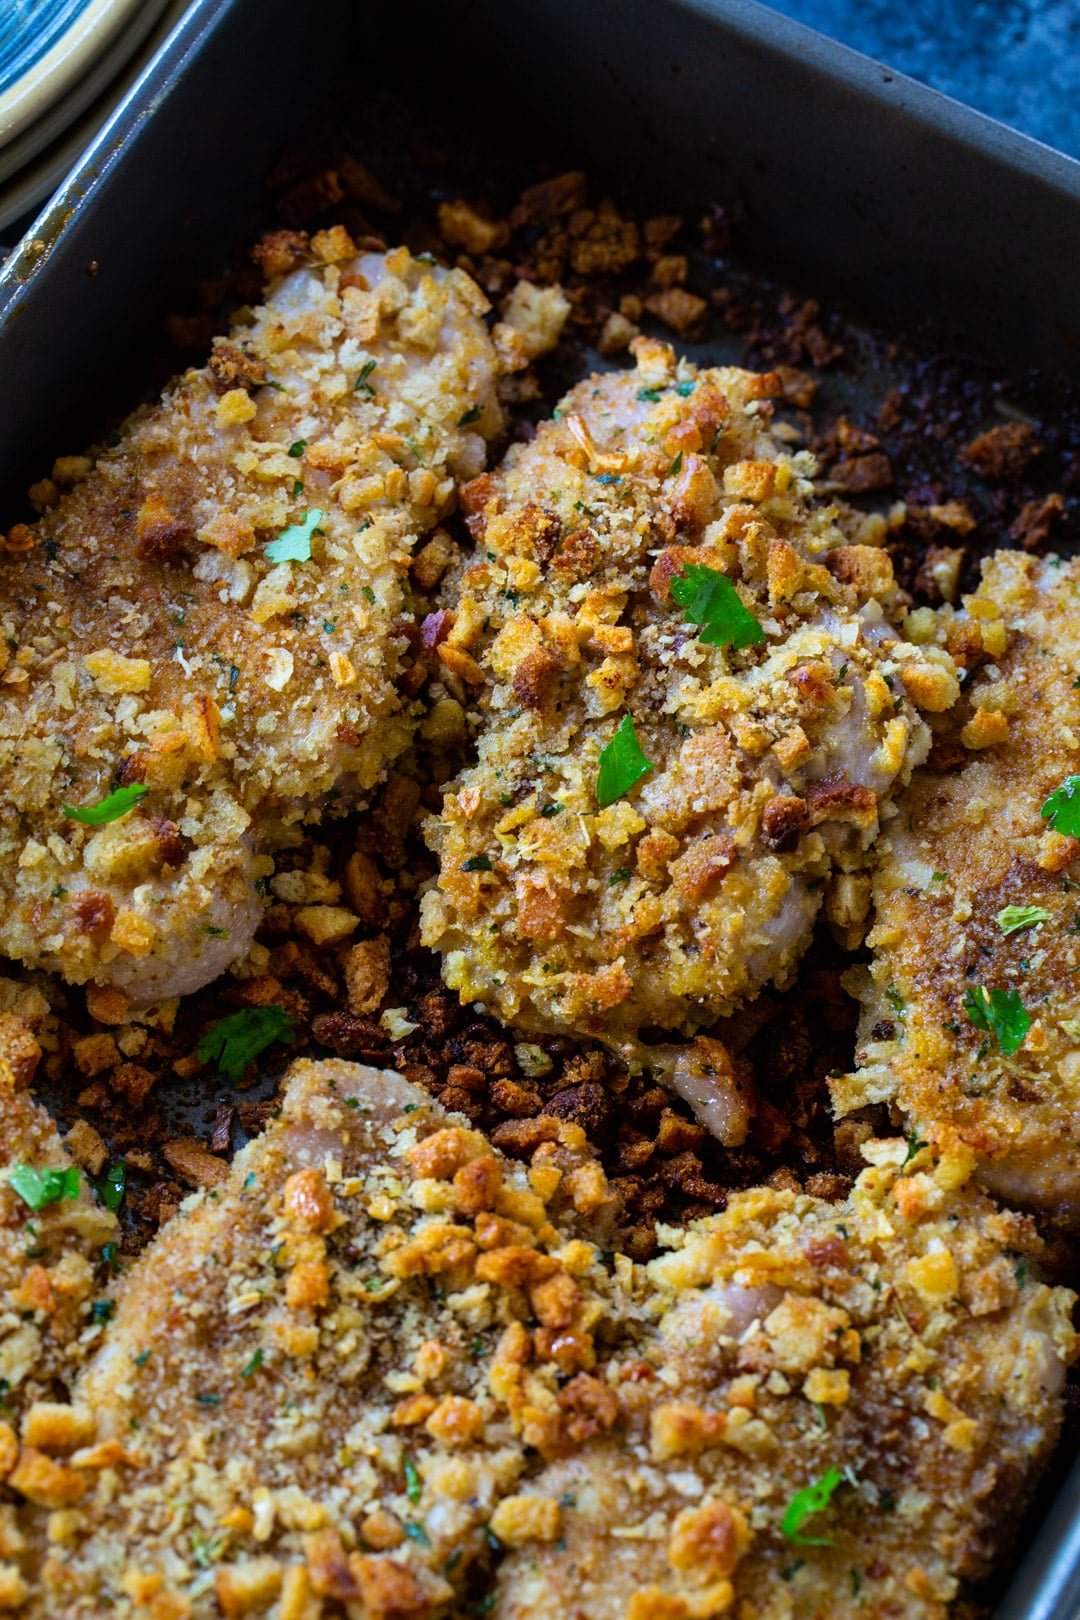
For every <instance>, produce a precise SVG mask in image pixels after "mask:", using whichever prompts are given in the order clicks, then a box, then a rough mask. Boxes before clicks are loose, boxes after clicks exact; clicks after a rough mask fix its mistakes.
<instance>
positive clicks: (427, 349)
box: [0, 228, 501, 1001]
mask: <svg viewBox="0 0 1080 1620" xmlns="http://www.w3.org/2000/svg"><path fill="white" fill-rule="evenodd" d="M267 262H268V264H269V267H270V268H271V270H275V271H282V270H287V271H288V273H287V274H285V275H284V277H283V279H281V280H279V281H278V282H277V283H276V285H274V286H273V287H272V290H271V291H270V293H269V294H268V296H267V299H266V302H265V303H264V304H262V305H260V306H259V307H258V308H257V309H255V310H254V311H251V312H248V313H247V314H246V315H244V316H242V317H241V319H240V320H239V321H238V323H237V325H236V326H235V328H234V330H233V331H232V333H231V334H230V337H229V338H228V339H227V340H220V341H219V342H218V343H217V345H216V346H215V348H214V352H213V354H212V356H211V359H210V363H209V365H208V366H206V367H204V368H202V369H201V370H193V371H189V372H187V373H186V374H185V375H184V376H182V377H180V378H179V379H178V380H177V381H176V382H175V383H173V384H172V385H171V386H170V388H169V389H168V390H167V391H166V393H165V395H164V397H163V399H162V401H161V402H160V404H157V405H155V406H153V407H150V408H148V409H144V410H142V411H140V412H138V413H137V414H136V415H135V416H134V417H132V418H131V420H130V421H129V422H128V423H127V425H126V426H125V428H124V429H123V430H122V432H121V434H120V436H119V440H118V442H117V443H116V444H115V445H114V446H113V447H112V448H110V449H107V450H105V451H103V452H102V453H100V454H99V455H98V456H97V457H96V458H95V459H91V458H70V457H69V458H65V459H64V460H63V461H62V462H60V463H58V464H57V468H56V477H55V480H54V482H53V484H52V485H51V486H50V490H51V494H50V497H49V498H50V499H52V500H53V502H54V504H52V505H51V506H50V507H49V508H48V509H47V510H46V511H45V512H44V514H43V516H42V518H41V520H40V522H39V523H38V524H37V525H35V527H34V528H33V529H28V528H26V527H25V526H17V528H16V529H13V530H12V531H11V533H10V534H9V535H8V536H7V541H6V546H5V551H6V555H5V556H4V558H3V564H2V569H0V622H2V627H3V636H2V639H0V647H2V650H0V666H2V667H0V770H2V771H3V774H4V780H5V783H6V790H5V794H4V801H3V806H2V808H0V900H2V908H0V909H2V919H0V950H2V951H3V952H4V953H5V954H6V955H8V956H11V957H17V958H20V959H22V960H24V961H27V962H30V963H34V964H39V965H43V966H47V967H49V968H52V969H55V970H59V971H60V972H62V973H63V974H64V976H65V977H67V978H68V979H70V980H74V981H77V982H78V981H83V980H86V979H88V978H91V977H93V978H97V979H98V980H102V981H104V980H111V981H112V982H114V983H116V984H118V985H119V986H120V987H121V988H124V989H128V990H130V991H132V992H133V993H135V994H137V995H138V996H139V998H140V999H141V1000H143V1001H147V1000H154V999H156V998H158V997H161V996H165V995H170V994H182V993H185V992H186V991H187V990H190V989H192V988H194V987H195V986H197V985H198V984H201V983H204V982H206V981H207V980H208V979H210V978H213V977H214V976H215V975H216V974H217V973H219V972H220V971H221V970H222V969H223V968H224V967H225V966H227V965H228V963H229V962H231V961H233V960H235V959H236V958H237V957H238V956H240V955H242V954H243V952H244V950H245V949H246V947H247V944H248V942H249V940H250V937H251V934H252V932H253V930H254V927H255V924H256V922H257V920H258V917H259V914H260V910H261V908H260V904H259V897H258V895H257V894H256V893H255V891H254V888H253V883H254V881H255V880H256V879H258V878H259V877H260V875H261V876H263V877H265V875H266V872H267V871H268V870H269V869H270V868H269V863H268V862H266V861H265V860H264V859H262V858H261V854H260V852H262V851H265V850H268V849H272V848H273V847H274V845H275V843H276V842H278V843H279V842H281V841H282V840H283V839H287V838H288V836H289V834H288V826H289V824H290V823H293V822H295V821H297V820H298V819H299V818H301V817H302V816H303V815H304V814H305V813H306V812H307V810H308V808H309V806H310V805H311V804H312V803H315V802H317V801H319V800H321V799H323V798H324V797H325V796H326V795H327V794H330V793H335V794H338V795H339V796H343V798H344V801H345V802H354V801H355V800H356V799H357V797H358V796H360V797H362V796H363V795H365V794H366V793H367V791H368V790H369V789H370V788H372V787H373V785H374V784H376V783H377V782H378V781H379V779H380V777H381V775H382V773H383V771H384V768H385V765H386V763H387V761H388V760H391V759H393V758H394V757H395V756H396V755H398V754H399V753H400V752H401V750H402V749H403V748H404V747H405V745H406V743H407V741H408V739H409V736H410V734H411V730H412V725H413V721H414V716H413V714H412V712H411V709H410V707H409V704H408V702H407V701H403V700H402V698H401V697H400V696H399V694H398V691H397V688H396V686H395V679H396V677H397V676H398V675H399V674H400V672H401V669H402V654H403V651H404V649H405V647H406V645H407V644H406V642H405V641H404V639H403V636H402V626H401V622H400V619H401V614H402V609H403V605H404V576H405V573H406V570H407V564H408V559H409V554H410V550H411V548H412V546H413V543H414V541H415V540H416V538H417V536H419V535H422V534H424V533H425V532H426V531H428V530H431V529H433V528H434V527H435V525H436V524H437V523H438V521H439V519H440V517H441V516H442V515H443V514H444V513H445V512H446V511H447V510H448V509H449V508H450V507H451V506H452V505H453V503H454V499H455V487H456V486H455V481H456V480H459V479H463V478H469V477H471V476H474V475H475V474H476V473H478V472H479V471H480V470H481V469H482V467H483V465H484V457H485V436H490V435H492V434H494V433H496V432H497V431H498V430H499V428H500V426H501V413H500V409H499V406H498V403H497V400H496V398H495V381H496V370H497V361H496V356H495V351H494V349H493V347H492V344H491V342H490V340H489V338H488V335H487V330H486V328H485V326H484V324H483V321H482V319H481V316H482V315H483V312H484V310H485V309H486V307H487V303H486V300H485V298H484V296H483V294H482V293H481V292H480V291H479V289H478V288H477V287H476V286H475V285H474V284H473V283H472V282H471V281H470V280H469V278H468V277H467V276H466V275H464V274H463V273H462V272H460V271H456V270H453V271H449V272H447V271H443V270H441V269H437V268H435V267H433V266H431V265H429V264H427V263H425V262H422V261H421V260H417V259H413V258H411V257H410V255H409V253H408V251H407V250H406V249H404V248H401V249H397V250H395V251H394V252H391V253H388V254H385V255H375V254H365V255H362V256H359V257H357V256H356V254H355V248H354V247H353V245H352V243H351V241H350V240H349V238H348V236H347V234H346V233H345V232H344V231H342V230H340V228H339V229H338V230H337V231H334V232H326V233H322V235H321V236H319V237H317V238H315V240H314V241H313V242H312V243H311V244H310V246H309V245H308V244H307V243H306V239H304V240H303V241H301V243H300V246H299V248H298V249H297V250H296V252H294V253H292V254H291V255H289V256H287V257H286V259H285V260H283V262H282V263H280V264H279V263H277V262H276V261H275V260H273V258H272V256H271V259H270V260H268V261H267ZM117 788H119V790H120V796H119V797H118V798H114V797H113V794H114V791H115V790H116V789H117ZM65 805H67V806H69V807H71V808H72V809H74V810H77V811H79V812H80V813H81V814H80V817H76V818H74V819H73V818H72V817H71V816H70V815H68V814H67V813H66V812H65V809H64V806H65ZM102 805H104V809H98V808H97V807H100V806H102ZM88 811H89V812H90V816H89V819H87V814H86V813H87V812H88ZM102 816H104V818H105V819H104V820H103V821H102V820H101V817H102Z"/></svg>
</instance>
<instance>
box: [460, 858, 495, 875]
mask: <svg viewBox="0 0 1080 1620" xmlns="http://www.w3.org/2000/svg"><path fill="white" fill-rule="evenodd" d="M461 870H462V871H463V872H490V871H491V856H490V855H470V856H469V859H468V860H467V861H462V863H461Z"/></svg>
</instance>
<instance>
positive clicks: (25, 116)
mask: <svg viewBox="0 0 1080 1620" xmlns="http://www.w3.org/2000/svg"><path fill="white" fill-rule="evenodd" d="M142 4H143V0H3V4H2V5H0V146H2V145H6V144H7V142H8V141H10V140H13V139H14V138H15V137H16V136H17V135H20V134H21V133H22V132H23V131H24V130H25V129H26V128H27V127H28V126H29V125H30V124H32V123H33V122H34V121H35V120H36V119H38V118H40V117H42V116H43V115H44V114H46V113H47V112H48V110H49V108H50V107H51V106H53V105H54V103H55V102H56V101H58V100H59V99H60V98H61V97H62V96H64V95H65V94H67V92H68V91H69V90H70V89H71V88H72V87H73V86H74V85H75V84H76V82H77V81H78V80H79V79H80V78H82V77H83V75H84V74H86V73H87V72H89V70H90V69H91V68H92V67H93V64H94V62H95V61H96V60H97V58H98V57H99V56H100V54H101V53H102V52H103V51H105V50H107V49H108V47H109V45H110V43H111V42H112V41H113V40H114V39H115V37H116V35H117V33H118V32H119V31H120V30H121V29H122V28H123V27H124V25H125V24H126V23H127V22H128V21H130V19H131V18H132V17H133V16H134V15H135V14H137V12H138V11H139V10H140V8H141V6H142Z"/></svg>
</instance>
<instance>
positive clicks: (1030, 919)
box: [997, 906, 1053, 934]
mask: <svg viewBox="0 0 1080 1620" xmlns="http://www.w3.org/2000/svg"><path fill="white" fill-rule="evenodd" d="M1052 915H1053V913H1052V912H1049V911H1047V909H1046V907H1045V906H1003V907H1002V908H1001V910H1000V911H999V912H998V914H997V922H998V927H999V928H1000V929H1001V932H1002V933H1003V934H1018V933H1019V932H1020V930H1021V928H1034V927H1035V924H1036V923H1043V922H1049V921H1050V918H1051V916H1052Z"/></svg>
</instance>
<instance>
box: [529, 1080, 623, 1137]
mask: <svg viewBox="0 0 1080 1620" xmlns="http://www.w3.org/2000/svg"><path fill="white" fill-rule="evenodd" d="M545 1106H546V1109H547V1111H548V1113H551V1114H554V1115H555V1117H556V1118H557V1119H572V1120H573V1121H574V1122H575V1123H576V1124H578V1125H580V1126H581V1128H582V1130H584V1132H585V1133H586V1135H587V1136H588V1137H589V1138H590V1140H592V1141H595V1142H601V1141H604V1140H605V1139H606V1138H607V1136H608V1135H609V1133H610V1131H611V1128H612V1124H613V1122H614V1117H615V1101H614V1098H613V1097H612V1095H611V1093H610V1092H609V1091H608V1090H607V1088H606V1087H605V1086H603V1085H600V1084H598V1083H597V1082H596V1081H593V1080H586V1081H585V1082H584V1083H583V1084H581V1085H577V1086H564V1087H563V1089H562V1090H561V1091H556V1092H555V1094H554V1096H552V1097H549V1098H548V1101H547V1103H546V1105H545Z"/></svg>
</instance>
